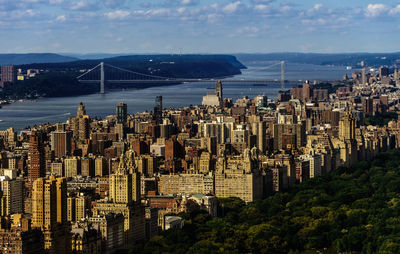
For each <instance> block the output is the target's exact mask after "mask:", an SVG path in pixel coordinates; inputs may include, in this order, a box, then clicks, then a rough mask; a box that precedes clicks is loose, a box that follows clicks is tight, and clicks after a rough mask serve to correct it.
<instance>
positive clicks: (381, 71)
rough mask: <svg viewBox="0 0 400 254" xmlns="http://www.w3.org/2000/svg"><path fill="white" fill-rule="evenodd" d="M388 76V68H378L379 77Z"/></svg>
mask: <svg viewBox="0 0 400 254" xmlns="http://www.w3.org/2000/svg"><path fill="white" fill-rule="evenodd" d="M387 76H389V68H388V67H381V68H379V77H380V78H383V77H387Z"/></svg>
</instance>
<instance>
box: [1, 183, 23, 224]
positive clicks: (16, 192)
mask: <svg viewBox="0 0 400 254" xmlns="http://www.w3.org/2000/svg"><path fill="white" fill-rule="evenodd" d="M0 190H1V193H2V197H1V199H0V200H1V216H7V215H11V214H15V213H24V181H23V180H20V179H10V178H9V177H8V176H0Z"/></svg>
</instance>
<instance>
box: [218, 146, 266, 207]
mask: <svg viewBox="0 0 400 254" xmlns="http://www.w3.org/2000/svg"><path fill="white" fill-rule="evenodd" d="M258 163H259V161H258V155H257V148H252V149H251V151H250V150H249V149H246V150H245V151H244V153H243V154H242V155H240V156H230V157H226V156H220V157H218V158H217V164H216V169H215V195H216V196H217V197H218V198H228V197H239V198H241V199H242V200H244V201H245V202H252V201H254V200H256V199H260V198H262V197H263V175H262V172H261V170H260V168H259V165H258Z"/></svg>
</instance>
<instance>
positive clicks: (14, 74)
mask: <svg viewBox="0 0 400 254" xmlns="http://www.w3.org/2000/svg"><path fill="white" fill-rule="evenodd" d="M40 72H41V71H40V70H38V69H28V70H26V72H25V73H24V72H23V70H22V69H16V67H15V66H14V65H4V66H1V79H0V87H4V86H6V85H13V84H15V82H17V80H25V79H29V78H33V77H35V76H36V75H37V74H39V73H40Z"/></svg>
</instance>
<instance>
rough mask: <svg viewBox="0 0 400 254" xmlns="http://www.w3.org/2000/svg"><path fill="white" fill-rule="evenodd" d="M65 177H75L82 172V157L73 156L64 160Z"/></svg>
mask: <svg viewBox="0 0 400 254" xmlns="http://www.w3.org/2000/svg"><path fill="white" fill-rule="evenodd" d="M64 172H65V177H74V176H77V175H80V173H81V162H80V158H78V157H72V158H67V159H65V160H64Z"/></svg>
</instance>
